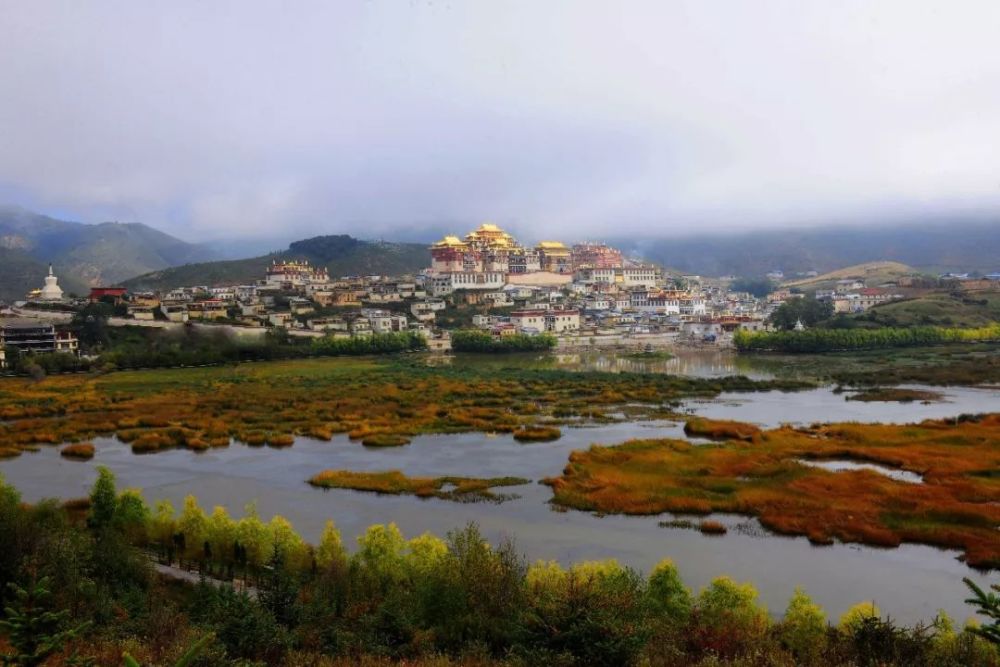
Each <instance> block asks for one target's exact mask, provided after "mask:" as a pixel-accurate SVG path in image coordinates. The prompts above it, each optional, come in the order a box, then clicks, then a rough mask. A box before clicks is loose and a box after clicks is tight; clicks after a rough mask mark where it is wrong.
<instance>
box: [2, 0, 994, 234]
mask: <svg viewBox="0 0 1000 667" xmlns="http://www.w3.org/2000/svg"><path fill="white" fill-rule="evenodd" d="M3 201H5V202H8V203H15V204H21V205H24V206H26V207H29V208H33V209H35V210H40V211H42V212H46V213H50V214H55V215H58V216H62V217H69V218H72V219H78V220H83V221H87V222H95V221H101V220H109V219H110V220H123V221H124V220H138V221H143V222H147V223H149V224H152V225H154V226H157V227H159V228H161V229H164V230H165V231H169V232H172V233H175V234H178V235H180V236H181V237H183V238H185V239H187V240H203V239H211V238H226V237H237V236H242V237H254V236H259V237H279V236H280V237H299V236H303V235H307V234H311V233H336V232H348V233H353V234H356V235H360V236H362V237H374V236H384V237H387V238H389V237H392V236H393V235H394V234H404V233H405V234H406V236H408V237H411V238H412V237H414V236H420V230H421V229H431V228H433V229H435V230H437V229H440V228H441V227H442V225H444V226H445V227H447V226H448V225H450V224H452V223H454V225H455V226H456V229H455V231H464V227H465V226H467V225H469V224H472V223H475V222H477V221H481V220H487V219H489V220H495V221H497V222H499V223H501V224H504V225H507V226H509V227H510V228H512V229H513V230H514V231H516V232H520V233H521V234H523V235H525V236H527V237H533V238H538V237H540V236H541V237H565V238H567V240H572V239H574V238H578V237H584V236H588V237H601V236H622V235H623V234H636V235H643V236H662V235H668V234H671V233H676V232H678V231H680V232H687V231H692V230H720V229H729V228H751V227H759V226H775V225H783V224H793V223H794V224H820V223H822V222H825V221H830V220H858V219H867V220H871V219H889V218H892V217H894V216H921V215H923V214H925V213H946V214H947V213H950V212H956V213H961V212H966V211H970V210H993V211H998V210H1000V2H998V0H982V1H979V2H976V1H967V2H963V1H962V0H941V1H940V2H923V1H920V0H899V1H898V2H893V1H888V0H878V1H872V0H861V1H857V2H852V1H848V0H837V1H835V2H832V1H830V0H815V1H808V0H788V1H777V0H753V1H749V0H748V1H746V2H725V1H723V0H694V1H692V2H680V1H672V0H651V1H650V2H639V1H630V0H615V1H612V0H608V1H607V2H586V1H584V0H566V1H565V2H560V1H556V0H524V1H519V0H478V1H475V2H473V1H465V2H463V1H459V0H433V2H427V1H422V2H419V1H412V2H407V1H406V0H394V1H389V0H369V1H357V2H355V1H352V0H334V1H332V2H331V1H323V2H305V1H303V0H296V1H295V2H277V1H275V2H264V1H260V0H253V1H248V0H237V1H234V2H221V1H215V2H203V1H197V2H182V1H177V0H173V1H171V2H156V3H154V2H135V1H134V0H123V1H121V2H102V1H100V0H91V1H88V2H79V1H78V0H67V1H66V2H54V1H47V0H0V202H3Z"/></svg>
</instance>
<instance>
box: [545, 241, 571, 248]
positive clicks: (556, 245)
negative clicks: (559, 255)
mask: <svg viewBox="0 0 1000 667" xmlns="http://www.w3.org/2000/svg"><path fill="white" fill-rule="evenodd" d="M538 247H539V248H543V249H545V250H567V249H568V248H566V246H565V244H563V243H560V242H559V241H541V242H539V244H538Z"/></svg>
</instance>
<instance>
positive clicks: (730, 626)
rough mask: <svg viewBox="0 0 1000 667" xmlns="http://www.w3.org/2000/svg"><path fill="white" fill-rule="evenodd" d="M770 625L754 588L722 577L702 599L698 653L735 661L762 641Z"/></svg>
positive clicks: (695, 630)
mask: <svg viewBox="0 0 1000 667" xmlns="http://www.w3.org/2000/svg"><path fill="white" fill-rule="evenodd" d="M769 623H770V620H769V618H768V615H767V610H766V609H764V608H763V607H760V606H758V604H757V589H755V588H754V587H753V584H738V583H736V582H735V581H733V580H732V579H730V578H729V577H718V578H717V579H714V580H713V581H712V583H711V584H709V586H708V588H706V589H704V590H703V591H702V592H701V594H699V596H698V601H697V604H696V605H695V612H694V617H693V619H692V632H691V639H692V641H693V643H694V645H695V647H697V649H698V650H702V651H713V652H715V653H718V654H719V655H722V656H730V657H731V656H735V655H738V654H740V653H742V652H744V651H745V650H746V649H747V648H748V647H749V646H750V645H751V644H753V643H754V642H756V641H758V640H760V639H761V638H762V637H763V636H764V634H765V633H766V632H767V630H768V626H769Z"/></svg>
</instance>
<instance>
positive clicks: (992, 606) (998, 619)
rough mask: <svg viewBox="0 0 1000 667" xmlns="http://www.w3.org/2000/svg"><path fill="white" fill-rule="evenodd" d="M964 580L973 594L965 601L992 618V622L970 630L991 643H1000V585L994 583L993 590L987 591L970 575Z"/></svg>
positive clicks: (981, 613)
mask: <svg viewBox="0 0 1000 667" xmlns="http://www.w3.org/2000/svg"><path fill="white" fill-rule="evenodd" d="M962 581H964V582H965V585H966V586H968V587H969V590H970V591H972V595H973V597H971V598H969V599H967V600H966V601H965V603H966V604H971V605H972V606H973V607H975V608H976V611H977V612H978V613H979V614H980V615H982V616H985V617H986V618H988V619H990V623H987V624H984V625H981V626H979V627H978V628H970V630H971V631H972V632H974V633H975V634H977V635H979V636H980V637H982V638H983V639H986V640H987V641H989V642H990V643H991V644H1000V596H998V595H997V593H1000V585H997V584H993V585H992V586H990V588H991V589H992V590H991V591H990V592H988V593H987V592H986V591H984V590H983V589H982V588H980V587H979V586H977V585H976V584H975V583H974V582H973V581H972V580H971V579H969V578H968V577H965V578H963V579H962Z"/></svg>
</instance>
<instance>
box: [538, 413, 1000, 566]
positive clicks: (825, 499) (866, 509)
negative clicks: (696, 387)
mask: <svg viewBox="0 0 1000 667" xmlns="http://www.w3.org/2000/svg"><path fill="white" fill-rule="evenodd" d="M733 435H734V436H735V435H737V434H736V433H733ZM751 440H752V442H744V441H742V440H735V439H734V440H729V441H727V442H725V443H722V444H717V445H692V444H690V443H688V442H686V441H683V440H636V441H631V442H627V443H625V444H622V445H618V446H613V447H602V446H594V447H591V448H590V449H589V450H587V451H578V452H573V454H572V455H571V456H570V463H569V465H567V467H566V469H565V471H564V472H563V474H562V475H561V476H560V477H557V478H554V479H549V480H546V482H547V483H548V484H550V485H551V486H552V488H553V492H554V497H553V502H554V503H556V504H557V505H561V506H564V507H571V508H575V509H581V510H588V511H596V512H608V513H624V514H658V513H661V512H675V513H693V514H708V513H711V512H732V513H738V514H746V515H751V516H755V517H757V518H759V519H760V521H761V523H762V524H763V525H764V526H765V527H767V528H769V529H771V530H773V531H775V532H778V533H782V534H787V535H805V536H807V537H808V538H809V539H810V540H811V541H813V542H815V543H818V544H828V543H830V542H832V541H833V540H835V539H836V540H841V541H845V542H860V543H864V544H872V545H878V546H897V545H899V544H901V543H903V542H918V543H923V544H932V545H935V546H942V547H949V548H953V549H960V550H962V551H963V552H964V557H965V559H966V561H967V562H968V563H969V564H971V565H975V566H978V567H987V568H997V567H1000V534H998V532H997V530H998V528H1000V484H998V483H997V480H998V479H1000V449H998V447H997V443H998V442H1000V415H987V416H984V417H982V418H969V419H960V420H946V421H925V422H922V423H920V424H913V425H905V426H897V425H881V424H872V425H862V424H831V425H825V426H816V427H814V428H809V429H793V428H790V427H785V428H780V429H775V430H771V431H765V432H762V433H757V434H754V435H753V436H752V437H751ZM799 459H811V460H849V461H860V462H872V463H878V464H882V465H885V466H889V467H891V468H898V469H902V470H907V471H911V472H914V473H917V474H919V475H922V477H923V483H921V484H912V483H907V482H902V481H897V480H894V479H890V478H889V477H887V476H884V475H881V474H879V473H877V472H872V471H869V470H855V471H842V472H828V471H826V470H822V469H818V468H815V467H809V466H804V465H802V464H800V463H799V462H798V460H799Z"/></svg>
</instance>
